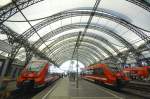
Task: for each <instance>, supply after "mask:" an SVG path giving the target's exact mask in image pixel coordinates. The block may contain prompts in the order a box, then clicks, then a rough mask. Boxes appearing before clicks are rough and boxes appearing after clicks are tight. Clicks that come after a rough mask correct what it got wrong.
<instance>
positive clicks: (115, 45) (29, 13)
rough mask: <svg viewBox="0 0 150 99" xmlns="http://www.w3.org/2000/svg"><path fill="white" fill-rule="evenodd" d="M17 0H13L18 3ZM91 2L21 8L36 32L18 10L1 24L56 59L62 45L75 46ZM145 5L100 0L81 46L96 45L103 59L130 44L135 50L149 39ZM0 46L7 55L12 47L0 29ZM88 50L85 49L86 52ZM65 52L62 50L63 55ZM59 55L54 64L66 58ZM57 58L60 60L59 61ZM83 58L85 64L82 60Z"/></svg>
mask: <svg viewBox="0 0 150 99" xmlns="http://www.w3.org/2000/svg"><path fill="white" fill-rule="evenodd" d="M21 1H22V0H16V2H20V3H21ZM31 1H32V0H31ZM33 1H35V0H33ZM39 1H40V0H39ZM135 1H136V0H135ZM24 2H25V1H24ZM95 2H96V0H43V1H41V2H38V3H35V4H33V5H30V6H28V7H26V8H24V9H22V10H21V11H22V13H23V14H24V16H25V17H26V18H27V19H28V20H29V22H30V23H31V25H32V26H33V27H34V28H35V30H36V31H34V30H33V28H32V27H31V26H30V25H29V23H28V22H26V20H25V18H24V16H23V15H22V14H21V13H20V12H19V11H18V12H17V13H15V14H14V15H12V16H11V17H9V18H8V19H7V20H6V21H4V23H3V24H4V25H5V26H7V27H9V28H10V29H12V30H13V31H14V32H16V33H18V34H19V35H23V36H24V37H25V38H27V40H28V41H29V42H30V43H31V44H34V46H35V47H36V48H37V49H38V50H40V51H41V52H44V53H45V54H48V55H49V57H50V58H52V59H53V55H52V54H50V53H53V54H54V55H55V56H56V57H55V58H58V57H59V54H57V51H61V50H62V49H61V47H62V45H63V46H68V47H69V45H72V46H71V47H70V50H71V48H73V46H74V45H75V44H74V43H75V42H76V39H77V36H78V32H79V31H84V29H85V27H86V25H87V22H88V20H89V17H90V14H91V12H92V9H93V6H94V4H95ZM10 3H12V2H11V0H1V1H0V7H1V8H7V6H9V4H10ZM12 4H13V3H12ZM145 6H146V8H147V9H145V8H144V7H142V6H140V4H136V3H135V2H134V1H132V2H130V0H111V1H110V0H101V1H100V4H99V5H98V8H97V10H96V12H95V15H94V16H93V18H92V20H91V23H90V25H89V28H88V30H87V35H86V34H85V37H84V40H83V41H86V42H83V43H82V45H88V46H89V47H93V46H96V47H95V48H96V49H97V51H99V52H101V54H102V55H103V56H104V57H105V58H107V57H109V56H110V55H111V54H112V55H114V56H115V55H117V54H118V53H120V52H123V51H127V50H129V49H130V48H131V47H132V48H134V49H137V48H138V47H140V46H141V45H143V44H144V43H145V42H146V40H149V39H150V37H149V36H150V21H149V19H150V7H149V6H147V5H145ZM135 9H136V10H135ZM0 10H2V9H0ZM0 17H2V16H0ZM36 32H37V33H36ZM75 34H76V35H75ZM96 37H97V38H96ZM41 39H42V40H41ZM69 39H70V40H69ZM43 41H44V42H43ZM67 41H68V42H67ZM71 42H72V43H71ZM5 43H7V45H8V46H7V47H6V46H3V45H4V44H5ZM87 43H88V44H87ZM94 44H98V45H94ZM0 45H1V46H0V53H1V55H3V56H7V55H8V53H10V52H11V49H12V46H11V44H8V37H7V35H6V34H5V33H2V32H0ZM47 46H48V47H49V49H48V48H47ZM62 48H63V47H62ZM81 50H86V49H85V48H84V49H81ZM91 50H92V49H91ZM91 50H90V51H91ZM71 51H72V50H71ZM90 51H88V50H87V52H89V53H90ZM117 51H118V52H117ZM109 52H110V53H109ZM66 53H67V52H64V55H65V54H66ZM80 53H82V51H81V52H80ZM94 53H95V52H94ZM70 54H71V52H70ZM60 55H62V58H61V59H55V60H56V61H58V63H62V62H64V61H66V59H64V60H63V53H62V52H60ZM143 55H146V57H149V56H148V55H149V54H145V53H143ZM89 56H90V55H89ZM100 56H101V55H100ZM25 57H26V54H25V50H22V49H21V50H19V52H18V54H17V56H16V58H18V59H20V60H22V61H24V60H25ZM64 57H65V56H64ZM90 57H92V58H94V59H96V61H97V62H98V61H100V60H101V59H98V58H97V57H96V56H95V55H92V56H90ZM68 59H69V58H68ZM59 60H61V61H60V62H59ZM86 60H88V59H86ZM81 61H82V59H81ZM83 61H84V63H85V60H83ZM90 61H91V60H90ZM86 64H90V63H86Z"/></svg>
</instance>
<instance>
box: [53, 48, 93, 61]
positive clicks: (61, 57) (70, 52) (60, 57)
mask: <svg viewBox="0 0 150 99" xmlns="http://www.w3.org/2000/svg"><path fill="white" fill-rule="evenodd" d="M78 55H79V57H78V58H80V59H81V60H86V61H85V62H87V63H88V62H89V63H90V64H91V63H94V62H95V60H93V59H92V58H91V57H89V56H87V55H86V53H79V54H78ZM64 57H68V59H67V60H70V59H71V57H72V51H69V52H68V51H67V53H66V54H63V55H61V56H59V57H57V60H55V61H56V62H57V61H60V60H63V59H64V60H65V58H64ZM73 60H76V59H75V58H73Z"/></svg>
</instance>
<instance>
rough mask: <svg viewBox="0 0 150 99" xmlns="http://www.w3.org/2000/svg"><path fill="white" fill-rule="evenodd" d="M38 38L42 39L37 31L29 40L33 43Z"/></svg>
mask: <svg viewBox="0 0 150 99" xmlns="http://www.w3.org/2000/svg"><path fill="white" fill-rule="evenodd" d="M38 39H40V37H39V36H38V35H37V34H36V33H35V34H33V35H32V36H31V37H30V38H29V39H28V40H29V41H30V42H31V43H34V42H36V41H37V40H38Z"/></svg>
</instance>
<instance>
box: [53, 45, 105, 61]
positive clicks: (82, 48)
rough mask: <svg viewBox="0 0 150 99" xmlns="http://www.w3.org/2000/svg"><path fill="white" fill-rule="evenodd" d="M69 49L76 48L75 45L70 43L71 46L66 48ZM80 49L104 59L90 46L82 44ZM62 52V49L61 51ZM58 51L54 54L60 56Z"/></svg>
mask: <svg viewBox="0 0 150 99" xmlns="http://www.w3.org/2000/svg"><path fill="white" fill-rule="evenodd" d="M69 49H74V46H73V45H70V47H69V48H65V50H69ZM79 50H81V51H85V52H88V53H91V54H93V55H94V57H96V58H98V59H103V58H102V57H101V56H100V55H99V54H98V53H96V52H95V51H93V50H91V49H90V48H88V47H87V46H82V47H81V48H79ZM59 52H61V51H59ZM59 52H58V53H59ZM58 53H57V55H54V56H58Z"/></svg>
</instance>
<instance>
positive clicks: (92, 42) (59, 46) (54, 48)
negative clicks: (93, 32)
mask: <svg viewBox="0 0 150 99" xmlns="http://www.w3.org/2000/svg"><path fill="white" fill-rule="evenodd" d="M75 42H76V38H71V39H68V40H66V41H64V42H60V43H59V44H57V45H55V46H52V47H51V48H50V51H51V52H52V53H53V52H54V51H55V50H56V49H60V48H61V47H62V46H65V45H67V44H70V43H75ZM83 43H87V44H88V45H89V44H92V45H93V46H95V48H96V47H97V48H98V49H101V50H102V51H104V52H105V53H106V54H107V55H108V56H113V54H112V53H111V52H109V51H108V50H107V49H106V48H105V47H104V46H103V45H101V44H100V43H98V42H96V41H94V40H92V39H89V38H84V40H83V41H82V44H83ZM89 47H90V46H89ZM43 51H47V49H46V48H44V49H43Z"/></svg>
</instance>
